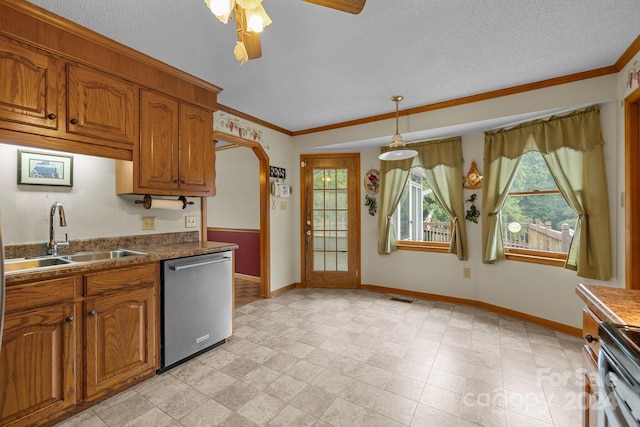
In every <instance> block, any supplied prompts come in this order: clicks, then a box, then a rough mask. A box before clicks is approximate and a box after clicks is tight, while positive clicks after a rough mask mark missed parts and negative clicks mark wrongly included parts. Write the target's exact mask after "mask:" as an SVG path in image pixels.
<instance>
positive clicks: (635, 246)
mask: <svg viewBox="0 0 640 427" xmlns="http://www.w3.org/2000/svg"><path fill="white" fill-rule="evenodd" d="M639 122H640V87H638V88H637V89H636V90H635V91H633V92H631V94H630V95H629V96H627V97H626V98H625V100H624V134H625V144H624V146H625V147H624V158H625V161H624V163H625V174H624V175H625V183H624V187H625V197H624V216H625V236H626V238H625V252H626V253H627V254H626V260H625V283H626V288H627V289H640V268H638V265H640V234H639V233H640V167H639V166H638V165H640V123H639Z"/></svg>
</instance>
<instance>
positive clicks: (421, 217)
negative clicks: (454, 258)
mask: <svg viewBox="0 0 640 427" xmlns="http://www.w3.org/2000/svg"><path fill="white" fill-rule="evenodd" d="M391 222H392V226H393V229H394V231H395V235H396V239H397V245H398V248H399V249H416V248H437V249H441V248H445V249H448V247H449V243H450V242H451V220H450V219H449V216H448V215H447V214H446V212H445V211H444V209H443V208H442V206H441V205H440V202H438V200H437V199H436V197H435V195H434V194H433V190H431V187H430V186H429V182H428V181H427V178H426V175H425V173H424V170H423V169H422V168H419V167H414V168H412V169H411V173H410V174H409V180H408V181H407V185H406V186H405V187H404V191H403V193H402V197H401V199H400V203H399V204H398V207H397V209H396V211H395V212H394V214H393V216H392V218H391Z"/></svg>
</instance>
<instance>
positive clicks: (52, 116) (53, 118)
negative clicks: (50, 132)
mask: <svg viewBox="0 0 640 427" xmlns="http://www.w3.org/2000/svg"><path fill="white" fill-rule="evenodd" d="M57 118H58V116H56V115H55V114H53V113H51V114H49V115H47V119H49V120H55V119H57Z"/></svg>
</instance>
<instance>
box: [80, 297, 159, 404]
mask: <svg viewBox="0 0 640 427" xmlns="http://www.w3.org/2000/svg"><path fill="white" fill-rule="evenodd" d="M154 295H155V294H154V288H152V287H148V288H140V289H134V290H128V291H126V292H120V293H116V294H111V295H105V296H100V297H96V298H94V299H91V300H88V301H85V315H86V318H85V322H86V323H85V329H86V337H85V339H86V344H85V358H86V361H85V363H86V371H85V373H86V375H85V381H86V387H85V390H86V395H87V397H88V398H90V397H95V396H100V395H101V394H104V393H106V392H108V391H110V390H115V389H119V388H121V387H122V386H124V385H126V384H128V382H129V380H131V379H134V378H137V377H140V376H143V375H146V374H148V373H152V372H154V371H155V370H156V360H157V357H156V350H155V349H156V346H155V343H156V332H155V329H156V328H155V323H154V319H155V297H154Z"/></svg>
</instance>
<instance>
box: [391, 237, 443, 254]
mask: <svg viewBox="0 0 640 427" xmlns="http://www.w3.org/2000/svg"><path fill="white" fill-rule="evenodd" d="M396 246H397V247H398V250H399V251H418V252H435V253H441V254H448V253H449V243H434V242H411V241H405V240H403V241H399V242H396Z"/></svg>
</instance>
